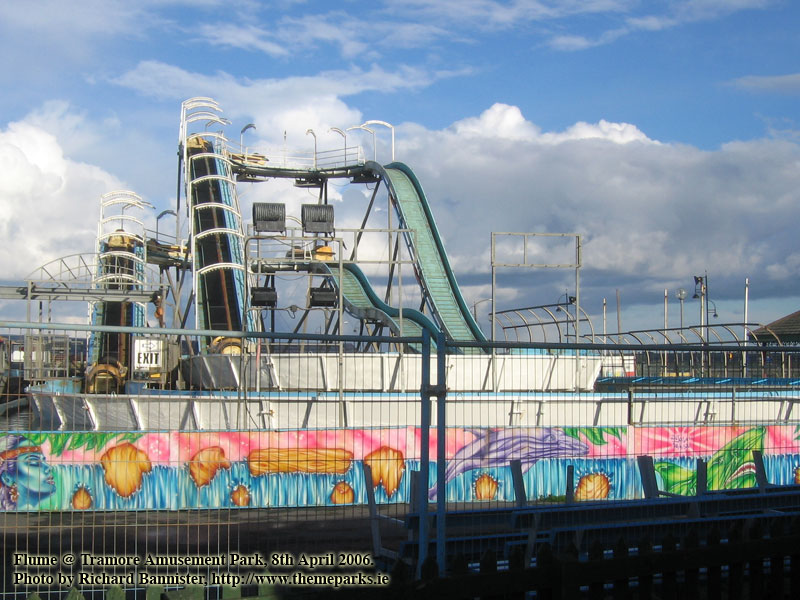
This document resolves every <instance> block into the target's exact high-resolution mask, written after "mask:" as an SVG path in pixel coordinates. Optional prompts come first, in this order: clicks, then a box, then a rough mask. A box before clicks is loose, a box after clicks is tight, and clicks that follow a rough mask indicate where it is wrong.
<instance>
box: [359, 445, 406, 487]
mask: <svg viewBox="0 0 800 600" xmlns="http://www.w3.org/2000/svg"><path fill="white" fill-rule="evenodd" d="M364 462H365V463H366V464H367V465H369V468H370V469H371V470H372V487H378V486H379V485H381V484H383V489H384V490H386V495H387V496H389V497H390V498H391V497H392V496H393V495H394V493H395V492H396V491H397V488H398V487H399V486H400V480H401V479H402V478H403V472H404V471H405V468H406V463H405V461H404V460H403V453H402V452H400V451H399V450H395V449H394V448H389V447H388V446H381V447H380V448H378V449H377V450H375V451H373V452H370V453H369V454H368V455H367V456H365V457H364Z"/></svg>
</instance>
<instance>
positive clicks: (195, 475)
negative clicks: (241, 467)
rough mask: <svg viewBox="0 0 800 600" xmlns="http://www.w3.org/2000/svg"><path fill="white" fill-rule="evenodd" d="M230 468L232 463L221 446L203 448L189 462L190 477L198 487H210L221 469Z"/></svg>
mask: <svg viewBox="0 0 800 600" xmlns="http://www.w3.org/2000/svg"><path fill="white" fill-rule="evenodd" d="M230 468H231V462H230V461H229V460H228V459H227V458H225V452H224V451H223V450H222V448H220V447H219V446H212V447H210V448H203V449H202V450H200V451H199V452H198V453H197V454H195V455H194V456H193V457H192V459H191V460H190V461H189V475H190V476H191V477H192V479H193V480H194V483H195V485H196V486H197V487H203V486H204V485H208V484H209V483H210V482H211V480H212V479H214V476H215V475H216V474H217V471H219V470H220V469H230Z"/></svg>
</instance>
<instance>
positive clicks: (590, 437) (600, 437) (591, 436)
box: [561, 427, 626, 446]
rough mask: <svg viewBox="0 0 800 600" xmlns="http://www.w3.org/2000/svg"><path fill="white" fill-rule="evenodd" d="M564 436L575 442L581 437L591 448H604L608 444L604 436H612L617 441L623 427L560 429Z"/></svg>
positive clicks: (620, 437)
mask: <svg viewBox="0 0 800 600" xmlns="http://www.w3.org/2000/svg"><path fill="white" fill-rule="evenodd" d="M561 430H562V431H563V432H564V435H568V436H569V437H571V438H575V439H576V440H580V439H581V435H583V437H585V438H586V441H587V442H589V443H590V444H592V445H593V446H604V445H606V444H607V443H608V440H607V439H606V435H610V436H613V437H615V438H617V439H618V440H621V439H622V435H623V434H624V433H625V430H626V428H625V427H562V428H561Z"/></svg>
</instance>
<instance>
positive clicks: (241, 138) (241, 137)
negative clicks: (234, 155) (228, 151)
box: [239, 123, 256, 154]
mask: <svg viewBox="0 0 800 600" xmlns="http://www.w3.org/2000/svg"><path fill="white" fill-rule="evenodd" d="M255 128H256V126H255V124H254V123H248V124H247V125H245V126H244V127H242V130H241V131H240V132H239V150H241V152H242V154H244V132H245V131H247V130H248V129H255Z"/></svg>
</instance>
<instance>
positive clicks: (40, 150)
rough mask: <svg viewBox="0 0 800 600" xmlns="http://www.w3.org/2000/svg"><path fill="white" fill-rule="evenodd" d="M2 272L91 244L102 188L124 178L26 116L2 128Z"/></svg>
mask: <svg viewBox="0 0 800 600" xmlns="http://www.w3.org/2000/svg"><path fill="white" fill-rule="evenodd" d="M0 160H2V163H3V164H4V165H5V168H4V176H3V178H2V179H0V234H1V235H2V236H3V239H4V243H3V245H2V247H1V248H0V264H3V266H4V268H3V277H4V278H9V279H15V278H22V277H25V276H26V275H28V274H29V273H31V272H32V271H33V270H34V269H36V268H38V267H39V266H42V265H43V264H44V263H46V262H49V261H50V260H53V259H55V258H58V257H61V256H65V255H68V254H74V253H78V252H90V251H92V250H93V245H94V236H95V234H96V223H97V218H98V215H99V199H100V196H101V194H103V193H105V192H108V191H110V190H113V189H117V188H119V187H120V182H119V181H118V180H117V179H116V178H114V177H113V176H112V175H110V174H109V173H107V172H105V171H103V170H102V169H101V168H99V167H97V166H93V165H90V164H86V163H81V162H76V161H73V160H71V159H70V158H69V157H67V156H65V154H64V152H63V148H62V146H61V144H60V143H59V141H58V139H57V138H56V137H55V136H54V135H52V134H51V133H49V132H47V131H45V130H43V129H41V128H40V127H38V126H36V125H33V124H31V123H30V122H27V121H18V122H14V123H10V124H9V125H8V126H7V128H6V129H4V130H0Z"/></svg>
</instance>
